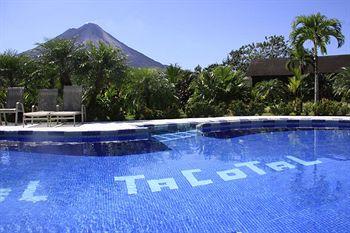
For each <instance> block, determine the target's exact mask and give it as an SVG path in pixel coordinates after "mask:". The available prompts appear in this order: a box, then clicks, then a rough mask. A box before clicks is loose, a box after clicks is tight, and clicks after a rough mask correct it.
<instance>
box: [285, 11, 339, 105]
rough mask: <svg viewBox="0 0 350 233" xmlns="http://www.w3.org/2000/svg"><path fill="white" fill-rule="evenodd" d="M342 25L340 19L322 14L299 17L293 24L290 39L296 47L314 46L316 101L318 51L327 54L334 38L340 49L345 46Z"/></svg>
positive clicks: (316, 100) (317, 92)
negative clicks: (307, 44) (308, 44)
mask: <svg viewBox="0 0 350 233" xmlns="http://www.w3.org/2000/svg"><path fill="white" fill-rule="evenodd" d="M341 27H342V26H341V23H340V21H339V20H338V19H328V18H327V17H326V16H324V15H321V14H320V13H317V14H313V15H310V16H303V15H302V16H298V17H297V18H296V19H295V21H294V22H293V24H292V32H291V34H290V38H291V40H292V43H293V44H294V46H296V47H299V48H300V47H303V45H304V43H305V42H306V41H311V42H312V44H313V51H312V53H313V63H314V75H315V93H314V101H315V103H317V102H318V101H319V80H318V50H320V52H321V54H327V48H326V46H327V45H328V44H329V43H330V42H331V37H334V38H335V39H336V40H337V42H338V48H339V47H341V46H342V45H343V44H344V35H343V34H342V32H341Z"/></svg>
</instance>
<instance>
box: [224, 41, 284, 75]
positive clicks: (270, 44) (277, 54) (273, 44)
mask: <svg viewBox="0 0 350 233" xmlns="http://www.w3.org/2000/svg"><path fill="white" fill-rule="evenodd" d="M289 54H290V47H289V45H288V42H287V41H286V40H285V38H284V37H283V36H276V35H274V36H268V37H265V41H263V42H258V43H251V44H248V45H243V46H242V47H240V48H239V49H237V50H232V51H231V52H230V53H229V55H228V57H227V58H226V60H225V61H224V62H223V64H224V65H230V66H231V67H232V69H233V70H236V71H242V72H246V71H247V69H248V67H249V64H250V63H251V61H252V60H255V59H268V58H286V57H288V56H289Z"/></svg>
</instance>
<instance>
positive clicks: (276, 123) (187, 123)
mask: <svg viewBox="0 0 350 233" xmlns="http://www.w3.org/2000/svg"><path fill="white" fill-rule="evenodd" d="M247 123H248V124H253V125H254V126H255V127H259V126H261V127H269V126H270V127H289V126H300V127H312V126H315V125H316V126H318V127H323V126H327V127H339V126H340V127H345V128H350V116H234V117H232V116H231V117H209V118H182V119H162V120H138V121H122V122H94V123H86V124H82V125H77V126H76V127H74V126H73V125H69V124H65V125H62V126H58V127H46V126H45V125H41V126H31V125H27V126H25V127H23V126H22V125H19V126H0V139H1V138H3V139H4V138H6V137H7V138H8V137H9V136H10V138H13V139H15V138H16V137H38V138H42V137H44V138H50V137H91V138H94V137H117V138H118V137H119V139H120V140H137V139H147V138H149V137H150V134H152V133H154V132H159V131H177V130H186V129H194V128H197V130H198V131H199V132H203V131H213V130H225V129H232V128H242V126H243V125H247ZM296 123H297V125H296Z"/></svg>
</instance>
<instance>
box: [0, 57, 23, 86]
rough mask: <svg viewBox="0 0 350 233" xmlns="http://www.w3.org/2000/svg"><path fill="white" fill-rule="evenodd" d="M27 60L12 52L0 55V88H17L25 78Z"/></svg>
mask: <svg viewBox="0 0 350 233" xmlns="http://www.w3.org/2000/svg"><path fill="white" fill-rule="evenodd" d="M27 61H28V59H27V58H26V57H25V56H20V55H18V54H17V53H16V52H15V51H13V50H7V51H5V52H4V53H2V54H0V87H7V86H19V85H21V83H22V82H23V79H24V78H25V75H26V72H25V64H26V62H27Z"/></svg>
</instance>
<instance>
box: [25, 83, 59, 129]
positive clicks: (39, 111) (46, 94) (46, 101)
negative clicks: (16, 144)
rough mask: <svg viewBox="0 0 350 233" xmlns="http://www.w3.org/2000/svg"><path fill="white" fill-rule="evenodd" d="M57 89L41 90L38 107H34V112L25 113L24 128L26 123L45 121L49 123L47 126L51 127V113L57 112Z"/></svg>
mask: <svg viewBox="0 0 350 233" xmlns="http://www.w3.org/2000/svg"><path fill="white" fill-rule="evenodd" d="M57 96H58V90H57V89H40V90H39V99H38V106H35V105H33V106H32V112H28V113H23V126H24V125H25V124H26V121H29V120H30V121H31V123H32V124H33V122H34V121H43V120H45V121H46V122H47V126H51V117H50V116H51V114H50V113H51V112H55V111H56V105H57Z"/></svg>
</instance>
